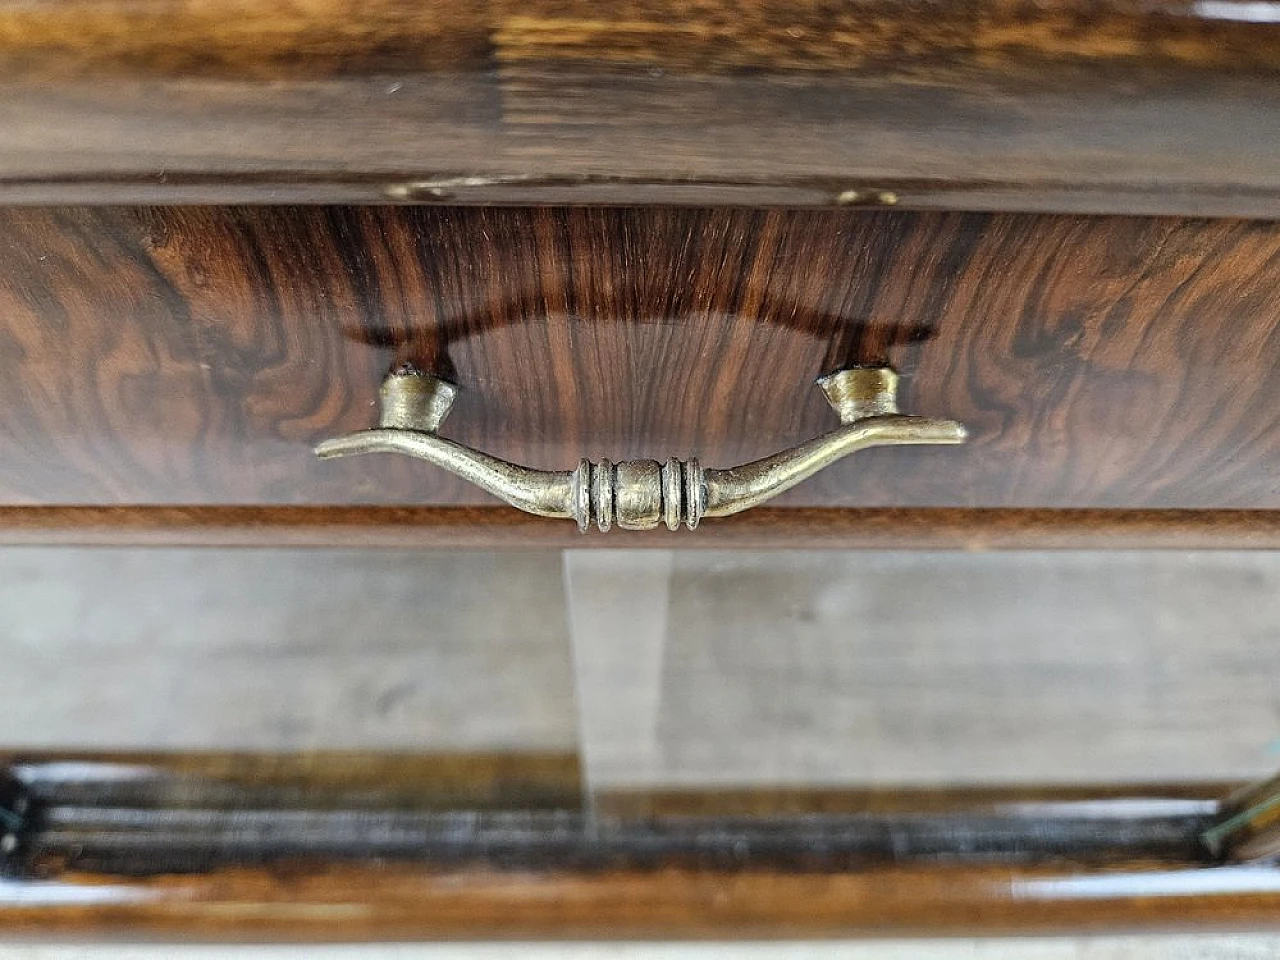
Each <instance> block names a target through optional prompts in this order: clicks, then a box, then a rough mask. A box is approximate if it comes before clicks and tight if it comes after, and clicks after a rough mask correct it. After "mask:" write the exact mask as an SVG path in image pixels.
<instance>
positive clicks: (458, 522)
mask: <svg viewBox="0 0 1280 960" xmlns="http://www.w3.org/2000/svg"><path fill="white" fill-rule="evenodd" d="M619 542H620V541H619V540H618V539H617V538H606V537H599V536H591V535H589V534H588V535H583V534H580V533H578V531H577V529H576V528H574V527H572V526H571V525H564V524H554V523H553V524H548V523H547V522H546V521H544V520H543V519H542V518H540V517H533V516H530V515H528V514H524V513H520V512H519V511H516V510H510V509H508V508H506V507H351V506H345V507H344V506H336V507H294V506H280V507H236V506H220V507H219V506H212V507H166V506H153V507H0V546H21V545H39V544H48V545H63V546H121V545H148V546H203V547H396V548H437V547H448V548H460V549H494V548H502V549H512V548H522V547H523V548H531V549H537V550H545V549H547V548H548V547H564V548H572V549H583V548H589V547H604V548H616V547H617V546H618V545H619ZM625 545H626V546H627V547H628V548H629V549H630V548H636V547H640V548H655V549H662V550H665V549H671V548H673V547H680V548H681V549H690V548H695V549H696V548H699V547H705V548H708V549H720V550H723V549H732V548H743V549H756V550H758V549H765V548H795V549H840V550H848V549H863V550H895V549H898V550H901V549H917V550H995V549H1000V550H1010V549H1013V550H1277V549H1280V511H1276V510H1056V509H1052V510H1008V509H1005V510H966V509H957V508H950V509H948V508H923V509H921V508H902V507H899V508H891V509H884V508H878V509H877V508H872V509H856V508H823V507H761V508H759V509H757V510H752V511H750V512H749V513H745V514H742V515H740V516H736V517H726V518H725V519H724V520H723V521H722V522H719V523H716V524H708V525H707V526H706V528H705V529H703V528H699V531H698V536H696V537H686V536H683V535H682V534H680V533H679V532H676V533H670V532H667V531H665V530H650V531H644V532H637V533H629V534H628V535H627V539H626V541H625Z"/></svg>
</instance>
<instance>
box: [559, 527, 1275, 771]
mask: <svg viewBox="0 0 1280 960" xmlns="http://www.w3.org/2000/svg"><path fill="white" fill-rule="evenodd" d="M668 562H669V573H668V574H667V577H668V580H669V582H668V584H667V586H666V589H665V590H662V591H655V590H653V589H651V588H650V586H649V585H648V583H647V581H646V588H645V589H646V593H645V596H646V597H655V598H660V599H661V606H658V605H656V604H655V605H654V606H651V607H649V608H648V609H647V610H646V612H645V614H644V616H642V617H638V616H635V615H629V616H611V615H610V608H609V602H610V601H609V600H608V599H607V598H609V597H612V596H614V595H616V594H619V593H621V594H625V593H626V592H627V591H629V590H631V589H633V587H634V586H635V585H636V583H637V582H638V581H637V578H636V576H635V574H634V571H632V570H631V569H630V568H629V566H628V563H627V562H626V560H625V555H622V556H620V557H618V558H615V559H614V560H612V561H611V565H612V566H610V565H601V564H599V563H594V562H593V561H592V560H591V559H590V555H588V554H586V553H582V554H579V555H572V554H571V555H570V556H569V557H568V558H567V570H568V572H569V576H568V581H569V587H570V592H571V596H572V606H573V611H572V615H571V616H572V622H573V624H574V625H575V630H574V647H575V660H576V663H577V665H578V672H579V676H580V678H585V677H591V678H592V683H593V684H596V685H597V688H596V689H593V690H592V691H591V693H590V695H589V696H584V697H583V698H582V705H583V717H582V721H581V725H582V744H583V749H584V751H585V759H586V770H587V775H588V781H589V783H590V786H591V789H592V790H593V791H595V792H597V793H599V792H601V791H610V790H620V789H621V790H628V789H637V788H639V789H644V788H655V787H674V786H680V787H727V786H768V785H783V786H792V787H826V786H856V785H873V784H885V785H888V784H939V783H942V784H964V783H1001V782H1036V781H1039V782H1046V783H1049V782H1089V781H1113V782H1114V781H1129V782H1132V781H1154V780H1165V779H1170V780H1182V779H1217V778H1237V777H1239V778H1247V777H1255V776H1263V775H1266V774H1269V773H1271V772H1274V769H1275V768H1276V767H1277V766H1280V683H1277V678H1278V677H1280V555H1278V554H1267V553H1249V554H1244V553H1197V554H1174V553H1154V552H1153V553H1096V554H1087V553H1030V554H1029V553H990V554H962V553H945V554H944V553H853V552H844V553H841V552H770V553H746V552H735V553H728V552H692V551H691V552H685V553H676V554H672V555H671V556H670V558H669V561H668ZM611 577H612V578H613V580H612V582H610V578H611ZM582 623H591V624H593V627H592V629H590V630H580V629H577V626H578V625H579V624H582ZM659 623H660V624H661V629H659ZM637 647H638V648H640V649H641V650H643V653H642V654H641V655H639V657H638V658H636V659H637V662H639V663H643V664H644V666H643V668H642V669H640V670H638V671H636V672H635V673H634V674H629V673H628V672H627V670H626V669H625V665H626V663H627V662H628V661H629V660H630V659H632V658H633V654H632V652H631V651H632V650H633V648H637ZM658 662H660V664H661V666H660V668H659V667H658V666H656V664H657V663H658ZM600 664H608V665H609V666H608V668H607V669H602V668H601V667H600ZM659 672H660V679H659V680H657V681H656V683H657V685H658V689H657V690H653V689H652V687H653V685H654V684H655V680H654V679H653V678H654V676H655V675H656V674H658V673H659ZM602 678H604V679H602ZM601 682H607V683H611V684H612V685H613V686H612V687H611V688H610V689H600V688H599V686H598V685H599V684H600V683H601ZM640 688H644V689H643V690H642V691H641V692H640V693H637V690H638V689H640ZM637 703H642V704H648V705H649V706H647V707H646V710H647V711H648V714H647V715H642V714H641V713H638V712H637V711H636V704H637Z"/></svg>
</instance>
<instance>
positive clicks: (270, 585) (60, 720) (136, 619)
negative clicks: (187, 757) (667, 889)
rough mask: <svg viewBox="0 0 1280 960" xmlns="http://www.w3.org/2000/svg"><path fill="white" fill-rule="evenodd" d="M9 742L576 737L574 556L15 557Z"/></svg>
mask: <svg viewBox="0 0 1280 960" xmlns="http://www.w3.org/2000/svg"><path fill="white" fill-rule="evenodd" d="M0 623H3V624H4V629H3V632H2V633H0V662H2V663H3V664H4V675H5V695H4V696H3V697H0V745H3V746H6V747H58V746H62V747H74V748H86V749H88V748H138V749H144V748H156V749H158V748H170V749H180V748H185V749H242V750H278V751H295V750H310V749H388V750H390V749H396V750H413V751H420V752H432V751H440V750H444V751H454V750H458V751H470V750H475V751H488V750H495V751H508V750H511V751H518V750H554V751H559V750H573V749H575V748H576V737H575V711H574V706H573V679H572V669H571V665H570V660H569V653H570V652H569V646H568V636H569V634H568V627H567V622H566V617H565V606H564V586H563V581H562V578H561V574H560V562H559V557H558V555H556V554H554V553H482V552H466V551H448V552H445V551H434V552H413V551H368V550H317V551H288V550H208V549H203V550H184V549H169V548H165V549H114V548H113V549H92V550H77V549H69V548H48V549H45V548H39V549H37V548H15V549H10V550H5V551H0Z"/></svg>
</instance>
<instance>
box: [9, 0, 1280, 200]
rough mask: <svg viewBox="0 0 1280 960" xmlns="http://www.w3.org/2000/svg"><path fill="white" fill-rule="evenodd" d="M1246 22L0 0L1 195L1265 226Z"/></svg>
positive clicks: (557, 3) (1256, 44)
mask: <svg viewBox="0 0 1280 960" xmlns="http://www.w3.org/2000/svg"><path fill="white" fill-rule="evenodd" d="M1248 9H1249V8H1247V6H1241V5H1235V4H1230V3H1219V4H1197V3H1192V2H1188V0H1158V2H1150V3H1139V2H1135V0H1099V2H1092V0H1059V2H1055V3H1052V4H1045V3H1041V4H1030V3H1025V2H1019V0H973V2H966V3H950V2H928V3H919V4H903V3H897V2H892V0H854V2H844V3H826V4H813V3H806V2H802V0H704V2H700V3H697V4H687V3H678V2H676V0H597V2H593V3H591V4H586V3H582V2H572V0H534V2H529V0H488V2H486V3H462V2H458V0H418V2H409V0H375V2H372V3H366V4H362V5H361V8H360V10H359V15H358V16H355V15H354V14H353V11H352V9H351V7H350V5H349V4H347V3H343V2H339V0H308V2H306V3H297V2H295V3H277V4H263V3H259V2H252V0H216V2H210V3H201V4H191V3H184V2H181V0H149V2H146V3H138V2H133V0H69V2H66V0H64V2H56V3H55V2H34V3H32V2H9V3H4V4H0V128H2V129H4V130H5V132H6V136H5V137H4V138H3V139H0V199H3V200H4V201H5V202H58V201H61V202H69V201H70V200H76V201H84V202H102V201H111V202H150V203H155V202H192V201H200V202H230V201H235V202H272V201H274V202H280V201H293V202H300V201H306V200H309V201H327V202H333V201H338V200H341V201H345V202H368V201H370V200H376V199H385V198H386V197H387V196H388V194H387V192H386V191H387V189H388V188H393V187H396V186H398V185H403V184H405V183H411V182H414V181H420V180H427V181H431V182H438V181H445V182H447V183H448V184H450V185H449V186H448V187H447V188H440V189H441V191H442V192H444V193H447V194H449V195H450V196H451V197H452V198H453V199H454V200H455V201H457V202H468V201H470V200H486V199H494V197H495V194H496V196H497V198H498V199H505V200H506V201H507V202H513V201H514V202H531V201H538V202H545V201H549V200H553V199H557V198H559V200H560V201H561V202H566V201H577V202H602V201H610V200H611V201H613V202H637V201H639V202H646V201H647V202H654V201H662V202H672V201H675V202H690V201H691V200H692V201H696V202H726V200H728V202H739V203H750V202H754V203H762V202H763V203H768V202H778V198H779V197H780V196H782V197H786V198H787V201H786V202H792V203H806V204H817V205H831V204H833V203H835V202H836V198H837V197H839V196H840V195H841V194H842V193H844V192H845V191H847V190H849V189H857V190H859V191H861V192H862V193H863V194H864V196H875V195H877V194H878V193H879V192H880V191H885V190H887V191H891V192H893V193H895V194H896V195H897V197H898V201H899V202H900V203H902V204H904V205H913V206H952V207H955V206H960V207H963V208H968V209H1018V210H1034V211H1059V212H1061V211H1093V212H1153V213H1177V214H1199V213H1214V214H1231V215H1256V216H1262V215H1266V216H1280V190H1277V188H1276V186H1275V185H1276V183H1277V182H1280V166H1278V164H1280V160H1278V159H1277V157H1276V152H1275V151H1274V149H1273V146H1274V142H1275V136H1276V133H1277V130H1280V107H1277V103H1276V99H1275V97H1274V96H1273V95H1272V94H1273V92H1274V90H1273V85H1274V82H1275V77H1276V74H1277V72H1278V71H1280V54H1278V53H1277V50H1280V44H1277V42H1276V41H1277V38H1280V26H1277V25H1276V24H1273V23H1267V22H1259V21H1258V18H1257V17H1251V16H1249V13H1248ZM424 195H425V196H427V197H428V198H429V197H430V196H431V195H432V194H430V193H426V194H424ZM730 198H733V199H730Z"/></svg>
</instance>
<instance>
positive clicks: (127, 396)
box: [0, 208, 1280, 510]
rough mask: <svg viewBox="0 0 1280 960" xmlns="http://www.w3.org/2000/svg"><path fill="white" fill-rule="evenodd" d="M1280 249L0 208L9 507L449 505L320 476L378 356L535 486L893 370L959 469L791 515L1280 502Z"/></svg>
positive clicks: (884, 463)
mask: <svg viewBox="0 0 1280 960" xmlns="http://www.w3.org/2000/svg"><path fill="white" fill-rule="evenodd" d="M1278 260H1280V227H1276V226H1273V225H1271V224H1268V223H1263V222H1233V221H1227V222H1205V221H1187V220H1182V221H1180V220H1135V219H1097V218H1067V217H1062V218H1036V217H1009V216H1001V217H992V216H983V215H941V214H933V215H926V214H908V213H867V212H861V213H854V212H846V213H801V212H789V213H788V212H781V211H775V212H760V211H757V212H752V211H743V210H736V211H707V210H679V211H662V210H578V211H568V210H475V209H470V210H468V209H441V210H420V209H403V208H401V209H396V208H378V209H372V208H365V209H345V208H258V209H180V208H168V209H147V210H137V209H98V210H92V209H53V210H16V209H8V210H0V265H2V266H0V317H3V321H4V322H3V325H2V326H0V372H2V373H3V376H2V377H0V411H3V412H2V413H0V502H2V503H5V504H9V505H21V504H32V505H34V504H66V505H82V506H87V505H112V504H118V505H128V504H172V505H194V504H259V505H264V504H360V503H366V504H407V503H415V504H421V505H431V504H457V503H474V502H484V501H483V497H482V495H480V494H478V493H476V492H475V491H473V490H471V489H470V488H468V487H466V486H465V485H464V484H462V483H461V481H456V480H455V479H454V478H452V477H449V476H447V475H445V474H442V473H441V472H439V471H436V470H434V469H433V468H431V467H428V466H426V465H423V464H419V463H411V462H408V461H404V460H400V459H397V458H392V457H376V458H363V459H358V460H352V461H346V462H339V463H318V462H316V461H314V460H313V459H312V456H311V453H310V446H311V445H312V444H313V443H314V442H315V441H317V440H319V439H321V438H323V437H326V436H331V435H334V434H336V433H341V432H346V431H349V430H356V429H361V428H363V427H365V426H367V425H369V424H371V423H372V422H373V420H374V416H375V412H374V409H373V404H374V396H375V391H376V387H377V384H378V382H379V380H380V379H381V376H382V374H383V372H384V371H385V370H386V369H387V367H388V366H389V364H390V363H391V361H392V360H393V359H394V358H397V357H398V358H401V359H406V358H407V359H412V360H415V361H416V362H418V363H419V364H420V365H422V366H424V367H426V368H434V369H436V370H438V371H440V372H443V373H445V374H447V375H448V376H451V377H452V378H454V379H455V380H456V381H457V382H458V383H459V384H460V386H461V388H462V392H461V396H460V398H459V401H458V403H457V406H456V408H455V412H454V413H453V414H451V417H450V419H449V421H448V422H447V423H446V425H445V429H444V431H443V432H444V433H445V434H446V435H447V436H451V437H454V438H456V439H459V440H461V441H463V442H467V443H470V444H473V445H476V446H479V447H481V448H482V449H486V450H488V451H490V452H492V453H494V454H497V455H499V456H503V457H506V458H509V459H512V460H516V461H519V462H525V463H528V464H530V465H533V466H538V467H544V468H557V469H558V468H564V467H567V466H571V465H573V464H574V463H576V462H577V460H578V459H579V458H580V457H583V456H587V457H592V458H599V457H605V456H607V457H609V458H611V459H614V460H618V459H623V458H627V457H637V456H653V457H657V458H660V459H661V458H664V457H666V456H688V455H697V456H699V457H700V458H701V459H702V462H703V463H705V464H707V465H712V466H720V465H731V464H733V463H736V462H741V461H744V460H747V459H750V458H753V457H756V456H760V455H764V454H767V453H771V452H773V451H775V450H778V449H781V448H783V447H786V446H790V445H792V444H795V443H797V442H799V441H802V440H804V439H807V438H809V437H811V436H814V435H816V434H817V433H819V432H821V431H823V430H825V429H827V428H829V427H830V426H831V425H832V421H833V418H832V415H831V413H830V411H829V410H828V409H827V408H826V407H825V404H824V402H823V400H822V398H821V397H820V395H819V393H818V391H817V390H816V389H814V388H813V387H812V386H811V384H812V381H813V379H814V378H815V377H816V376H818V375H820V374H822V373H825V372H828V371H830V370H831V369H834V368H835V367H838V366H840V365H845V364H851V363H890V364H892V365H893V366H895V367H896V368H898V369H899V370H900V371H901V372H902V373H903V375H904V388H903V394H904V396H903V397H902V405H903V408H904V409H906V410H908V411H911V412H917V413H920V414H924V415H930V416H938V417H951V418H956V419H959V420H961V421H963V422H964V423H966V424H967V426H968V427H969V429H970V431H971V434H972V440H971V441H970V443H969V444H968V445H966V446H965V447H962V448H936V449H923V448H922V449H899V450H872V451H867V452H864V453H861V454H858V455H857V456H855V457H853V458H850V460H848V461H845V462H844V463H843V464H841V465H839V466H837V467H834V468H832V469H831V470H828V471H826V472H825V473H824V474H821V475H819V477H817V478H814V479H813V480H811V481H809V482H808V483H806V484H804V485H802V486H801V487H799V488H797V489H796V490H794V491H792V492H791V493H790V494H788V495H787V496H786V498H785V499H784V500H781V501H778V503H780V504H782V505H788V506H815V505H821V506H843V507H956V508H959V507H981V508H1104V507H1105V508H1122V509H1150V508H1168V509H1173V508H1179V509H1201V510H1203V509H1227V508H1250V509H1275V508H1277V507H1280V486H1278V485H1277V482H1276V478H1277V476H1280V424H1278V423H1277V416H1276V405H1275V397H1276V396H1277V395H1278V391H1280V364H1277V362H1276V358H1277V356H1278V355H1280V272H1277V270H1276V269H1275V264H1276V263H1277V261H1278Z"/></svg>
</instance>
